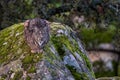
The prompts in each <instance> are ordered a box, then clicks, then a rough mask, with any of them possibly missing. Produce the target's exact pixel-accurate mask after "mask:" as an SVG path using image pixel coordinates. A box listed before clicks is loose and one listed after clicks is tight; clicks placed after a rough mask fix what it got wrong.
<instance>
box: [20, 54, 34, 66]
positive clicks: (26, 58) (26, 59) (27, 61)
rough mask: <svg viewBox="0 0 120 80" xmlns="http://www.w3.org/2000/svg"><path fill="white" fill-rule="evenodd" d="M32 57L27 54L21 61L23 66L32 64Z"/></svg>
mask: <svg viewBox="0 0 120 80" xmlns="http://www.w3.org/2000/svg"><path fill="white" fill-rule="evenodd" d="M33 57H34V56H32V55H30V54H28V55H26V56H25V58H24V59H23V60H22V62H23V64H30V63H33Z"/></svg>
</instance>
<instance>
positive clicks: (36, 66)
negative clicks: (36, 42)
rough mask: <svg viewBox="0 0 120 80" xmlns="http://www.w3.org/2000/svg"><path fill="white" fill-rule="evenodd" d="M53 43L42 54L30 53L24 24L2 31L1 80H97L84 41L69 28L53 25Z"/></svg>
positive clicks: (0, 38) (0, 47) (0, 45)
mask: <svg viewBox="0 0 120 80" xmlns="http://www.w3.org/2000/svg"><path fill="white" fill-rule="evenodd" d="M50 28H51V29H50V41H49V43H48V44H47V45H46V46H45V48H44V51H43V53H31V50H30V48H29V46H28V45H27V44H26V42H25V39H24V35H23V31H24V30H23V29H24V27H23V23H20V24H15V25H12V26H10V27H8V28H6V29H4V30H2V31H0V79H2V80H8V79H10V80H94V73H93V71H92V66H91V63H90V61H89V59H88V57H87V53H86V51H85V49H84V47H83V46H82V44H81V41H80V40H79V38H77V36H76V35H75V32H74V31H73V30H72V29H71V28H69V27H68V26H66V25H63V24H60V23H55V22H52V23H50Z"/></svg>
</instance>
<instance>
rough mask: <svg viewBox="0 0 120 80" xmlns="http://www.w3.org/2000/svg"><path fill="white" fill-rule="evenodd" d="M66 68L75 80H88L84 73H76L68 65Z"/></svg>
mask: <svg viewBox="0 0 120 80" xmlns="http://www.w3.org/2000/svg"><path fill="white" fill-rule="evenodd" d="M66 66H67V68H68V69H69V70H70V71H71V73H72V75H73V77H74V78H75V80H89V78H88V77H87V75H86V73H78V72H77V71H76V70H75V69H74V68H73V67H72V66H68V65H66Z"/></svg>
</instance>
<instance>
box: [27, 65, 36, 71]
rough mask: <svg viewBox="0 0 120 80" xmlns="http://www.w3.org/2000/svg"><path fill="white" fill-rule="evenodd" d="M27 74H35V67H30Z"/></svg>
mask: <svg viewBox="0 0 120 80" xmlns="http://www.w3.org/2000/svg"><path fill="white" fill-rule="evenodd" d="M27 72H28V73H35V72H36V68H35V66H34V65H33V66H31V67H30V69H29V70H28V71H27Z"/></svg>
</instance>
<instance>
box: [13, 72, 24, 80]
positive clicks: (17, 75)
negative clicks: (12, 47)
mask: <svg viewBox="0 0 120 80" xmlns="http://www.w3.org/2000/svg"><path fill="white" fill-rule="evenodd" d="M22 76H23V72H22V71H20V72H16V73H15V76H14V78H13V79H12V80H19V79H21V77H22Z"/></svg>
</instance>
